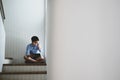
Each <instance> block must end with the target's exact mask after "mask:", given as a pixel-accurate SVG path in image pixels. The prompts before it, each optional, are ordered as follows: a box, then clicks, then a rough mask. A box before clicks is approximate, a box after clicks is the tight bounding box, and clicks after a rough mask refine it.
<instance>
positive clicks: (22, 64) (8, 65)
mask: <svg viewBox="0 0 120 80" xmlns="http://www.w3.org/2000/svg"><path fill="white" fill-rule="evenodd" d="M46 65H47V64H46V63H44V64H43V63H42V64H33V63H31V64H3V66H46Z"/></svg>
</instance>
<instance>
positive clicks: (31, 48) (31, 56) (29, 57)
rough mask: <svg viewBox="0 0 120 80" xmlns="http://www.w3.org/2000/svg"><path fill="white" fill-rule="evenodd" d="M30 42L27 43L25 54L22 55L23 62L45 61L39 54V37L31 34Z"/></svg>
mask: <svg viewBox="0 0 120 80" xmlns="http://www.w3.org/2000/svg"><path fill="white" fill-rule="evenodd" d="M31 41H32V43H30V44H28V45H27V48H26V55H25V56H24V59H25V63H38V62H45V61H44V58H43V57H42V56H41V54H40V52H41V48H40V46H39V43H38V42H39V38H38V37H37V36H33V37H32V38H31Z"/></svg>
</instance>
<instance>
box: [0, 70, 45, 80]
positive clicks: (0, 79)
mask: <svg viewBox="0 0 120 80" xmlns="http://www.w3.org/2000/svg"><path fill="white" fill-rule="evenodd" d="M0 80H47V71H37V72H2V73H0Z"/></svg>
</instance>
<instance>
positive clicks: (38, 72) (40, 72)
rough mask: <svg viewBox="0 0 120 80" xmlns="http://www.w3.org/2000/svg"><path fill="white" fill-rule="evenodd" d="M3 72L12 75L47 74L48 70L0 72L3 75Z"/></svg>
mask: <svg viewBox="0 0 120 80" xmlns="http://www.w3.org/2000/svg"><path fill="white" fill-rule="evenodd" d="M3 74H9V75H12V74H16V75H18V74H47V71H37V72H0V75H3Z"/></svg>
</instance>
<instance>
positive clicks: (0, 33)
mask: <svg viewBox="0 0 120 80" xmlns="http://www.w3.org/2000/svg"><path fill="white" fill-rule="evenodd" d="M4 59H5V30H4V25H3V21H2V17H1V14H0V72H1V71H2V64H3V62H4Z"/></svg>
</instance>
